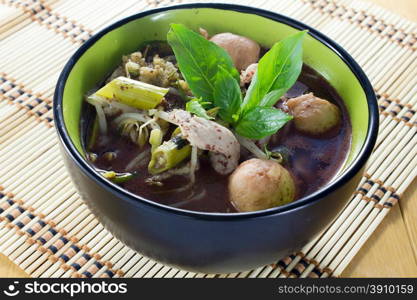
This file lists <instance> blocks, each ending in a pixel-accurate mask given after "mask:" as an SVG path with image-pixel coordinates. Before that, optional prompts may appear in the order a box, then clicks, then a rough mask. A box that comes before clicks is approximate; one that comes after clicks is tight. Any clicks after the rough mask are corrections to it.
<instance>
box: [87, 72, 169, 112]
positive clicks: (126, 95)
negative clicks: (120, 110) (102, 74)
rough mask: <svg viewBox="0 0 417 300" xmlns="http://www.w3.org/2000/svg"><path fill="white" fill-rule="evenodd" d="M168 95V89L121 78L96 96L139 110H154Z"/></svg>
mask: <svg viewBox="0 0 417 300" xmlns="http://www.w3.org/2000/svg"><path fill="white" fill-rule="evenodd" d="M166 93H168V89H166V88H161V87H158V86H155V85H152V84H148V83H144V82H141V81H138V80H133V79H130V78H127V77H123V76H121V77H117V78H116V79H113V80H112V81H110V82H109V83H107V84H106V85H105V86H103V87H102V88H101V89H99V90H98V91H97V92H96V93H95V95H97V96H100V97H104V98H106V99H113V100H115V101H118V102H120V103H123V104H126V105H129V106H131V107H135V108H138V109H152V108H155V107H156V106H158V105H159V104H160V103H161V101H162V99H163V97H164V96H165V95H166Z"/></svg>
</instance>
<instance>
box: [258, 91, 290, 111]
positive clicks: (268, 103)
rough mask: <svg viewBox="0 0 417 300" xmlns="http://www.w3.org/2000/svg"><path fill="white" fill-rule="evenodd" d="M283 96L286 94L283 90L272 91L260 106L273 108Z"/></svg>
mask: <svg viewBox="0 0 417 300" xmlns="http://www.w3.org/2000/svg"><path fill="white" fill-rule="evenodd" d="M283 94H285V92H282V89H278V90H273V91H270V92H269V93H268V94H266V95H265V96H264V97H263V98H262V99H261V101H260V102H259V104H258V106H263V107H272V106H274V105H275V103H277V102H278V100H279V99H280V98H281V96H282V95H283Z"/></svg>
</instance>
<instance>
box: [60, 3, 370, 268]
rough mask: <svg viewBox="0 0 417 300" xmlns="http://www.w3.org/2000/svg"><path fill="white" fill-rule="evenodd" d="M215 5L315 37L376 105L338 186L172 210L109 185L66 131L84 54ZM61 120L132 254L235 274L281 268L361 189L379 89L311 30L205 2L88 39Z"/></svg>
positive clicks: (81, 170) (107, 219) (84, 182)
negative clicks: (229, 210)
mask: <svg viewBox="0 0 417 300" xmlns="http://www.w3.org/2000/svg"><path fill="white" fill-rule="evenodd" d="M196 7H209V8H216V9H229V10H235V11H242V12H247V13H254V14H257V15H260V16H263V17H266V18H270V19H273V20H275V21H277V22H283V23H286V24H288V25H291V26H293V27H295V28H299V29H300V30H304V29H308V30H309V34H311V35H313V36H314V37H315V38H316V39H317V40H319V41H321V42H322V43H324V44H326V45H327V46H328V47H329V48H331V49H333V51H335V52H336V53H338V55H339V57H340V58H341V59H342V60H343V61H344V62H345V63H346V64H347V65H348V66H349V67H350V68H351V70H352V71H353V72H354V73H355V75H356V77H357V78H358V80H359V81H360V82H361V85H362V87H363V89H364V92H365V94H366V97H367V101H368V107H369V123H368V134H367V137H366V140H365V143H364V146H363V148H362V150H361V152H360V154H359V156H358V157H357V158H356V159H355V161H354V162H353V163H352V165H351V166H350V167H349V168H348V169H347V170H346V171H345V172H344V173H343V174H342V175H341V176H340V178H336V179H335V181H334V182H333V183H332V184H329V185H328V186H326V187H325V188H323V189H322V190H321V191H319V192H317V193H314V194H312V195H309V196H307V197H304V198H303V199H300V200H297V201H295V202H293V203H290V204H287V205H284V206H281V207H277V208H273V209H270V210H265V211H258V212H252V213H239V214H209V213H207V214H205V213H194V212H189V211H184V210H181V209H176V208H171V207H166V206H164V205H161V204H158V203H154V202H152V201H149V200H146V199H142V198H141V197H136V196H133V195H131V194H130V193H128V192H126V191H124V190H122V189H121V188H119V187H117V186H115V185H114V184H111V183H109V182H108V181H106V180H104V179H103V178H102V177H100V176H99V175H97V174H96V172H94V170H93V168H92V167H91V166H89V165H88V163H86V161H85V160H84V159H83V157H82V156H81V155H80V154H79V153H78V152H77V150H76V149H75V147H74V145H73V144H72V142H71V139H70V137H69V136H68V132H67V131H66V128H65V124H64V120H63V114H62V100H63V90H64V87H65V83H66V79H67V77H68V74H69V73H70V71H71V69H72V67H73V66H74V64H75V63H76V62H77V60H78V59H79V57H80V56H82V54H83V53H84V52H85V51H86V50H87V49H88V47H89V45H91V44H93V43H94V42H95V41H96V40H97V39H99V38H100V37H101V36H103V35H104V34H106V32H108V31H110V30H112V29H113V28H115V27H118V26H122V25H123V24H124V23H126V22H128V21H131V20H133V19H135V18H140V17H142V16H145V15H148V14H152V13H155V12H161V11H164V10H170V9H179V8H181V9H188V8H196ZM53 109H54V117H55V125H56V128H57V131H58V136H59V138H60V142H61V146H62V147H61V148H62V152H63V156H64V160H65V163H66V166H67V169H68V170H69V171H70V175H71V177H72V180H73V182H74V184H75V185H76V187H77V189H78V191H79V193H80V195H81V197H82V198H83V199H84V201H85V202H86V203H87V205H88V206H89V208H90V209H91V210H92V211H93V213H94V214H95V216H96V217H97V218H98V219H99V221H100V222H102V223H103V224H104V226H105V227H106V228H107V229H108V230H109V231H110V232H111V233H112V234H113V235H114V236H115V237H117V238H118V239H120V240H121V241H122V242H124V243H125V244H127V245H128V246H130V247H131V248H132V249H134V250H136V251H138V252H140V253H141V254H144V255H146V256H149V257H151V258H153V259H156V260H158V261H160V262H162V263H165V264H168V265H171V266H175V267H179V268H183V269H186V270H190V271H194V272H205V273H229V272H237V271H243V270H249V269H252V268H255V267H259V266H262V265H266V264H269V263H273V262H276V260H278V259H280V258H282V257H284V256H285V255H288V254H290V253H291V252H293V251H299V250H300V249H301V248H302V247H303V246H304V245H305V244H306V243H307V242H308V241H310V240H312V238H313V237H314V236H315V235H316V234H318V233H319V232H320V231H321V230H322V229H324V227H325V226H326V225H328V224H329V223H330V222H331V221H332V219H334V218H335V217H336V215H337V214H338V212H340V210H341V209H342V208H343V207H344V205H345V204H346V202H347V201H348V199H349V198H350V196H351V194H352V192H353V191H354V189H355V187H356V186H357V184H358V183H359V180H360V178H361V175H362V173H363V170H364V165H365V163H366V161H367V159H368V158H369V156H370V154H371V151H372V149H373V147H374V145H375V142H376V135H377V132H378V105H377V101H376V97H375V94H374V92H373V89H372V86H371V84H370V83H369V80H368V79H367V77H366V75H365V74H364V73H363V71H362V70H361V68H360V67H359V66H358V64H357V63H356V62H355V61H354V60H353V58H352V57H351V56H350V55H349V54H348V53H346V51H344V50H343V49H342V48H341V47H340V46H338V45H337V44H336V43H335V42H333V41H331V40H330V39H329V38H327V37H325V36H324V35H322V34H321V33H319V32H317V31H316V30H314V29H312V28H310V27H309V26H307V25H305V24H302V23H300V22H297V21H295V20H292V19H290V18H288V17H285V16H282V15H279V14H275V13H272V12H269V11H265V10H261V9H257V8H252V7H245V6H239V5H228V4H213V3H211V4H210V3H208V4H206V3H197V4H185V5H177V6H172V7H165V8H159V9H155V10H152V11H145V12H142V13H139V14H137V15H134V16H131V17H128V18H126V19H123V20H120V21H118V22H116V23H114V24H113V25H110V26H109V27H107V28H106V29H104V30H102V31H101V32H99V33H98V34H96V35H95V36H93V37H92V38H91V39H90V40H89V41H87V42H86V43H85V44H84V45H83V46H82V47H81V48H80V49H79V50H78V51H77V52H76V53H75V54H74V56H73V57H72V58H71V59H70V61H69V62H68V63H67V65H66V66H65V68H64V71H63V72H62V73H61V76H60V78H59V79H58V84H57V88H56V91H55V96H54V107H53Z"/></svg>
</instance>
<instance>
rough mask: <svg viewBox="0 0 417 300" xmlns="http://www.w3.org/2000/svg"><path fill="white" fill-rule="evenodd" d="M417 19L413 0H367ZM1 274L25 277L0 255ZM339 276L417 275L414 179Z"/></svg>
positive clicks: (416, 10) (415, 188)
mask: <svg viewBox="0 0 417 300" xmlns="http://www.w3.org/2000/svg"><path fill="white" fill-rule="evenodd" d="M366 1H370V2H374V3H377V4H379V5H381V6H383V7H385V8H388V9H390V10H392V11H394V12H396V13H398V14H400V15H402V16H404V17H406V18H408V19H410V20H413V21H417V1H416V0H396V1H392V0H366ZM0 277H27V275H26V274H25V272H23V271H22V270H21V269H20V268H19V267H17V266H16V265H15V264H13V263H12V262H11V261H10V260H9V259H8V258H7V257H6V256H4V255H2V254H0ZM342 277H417V179H416V180H414V182H413V183H412V184H411V186H410V187H409V189H408V190H407V191H406V193H404V195H403V197H402V198H401V201H400V202H399V204H397V205H396V206H395V207H394V208H393V209H392V211H391V212H390V213H389V214H388V215H387V217H386V218H385V219H384V221H383V222H382V224H381V225H380V226H379V227H378V229H377V230H376V231H375V233H374V234H373V235H372V236H371V238H370V239H369V240H368V241H367V242H366V244H365V245H364V246H363V247H362V249H361V250H360V251H359V253H358V254H357V256H356V257H355V258H354V259H353V261H352V262H351V263H350V264H349V266H348V267H347V269H346V270H345V271H344V272H343V274H342Z"/></svg>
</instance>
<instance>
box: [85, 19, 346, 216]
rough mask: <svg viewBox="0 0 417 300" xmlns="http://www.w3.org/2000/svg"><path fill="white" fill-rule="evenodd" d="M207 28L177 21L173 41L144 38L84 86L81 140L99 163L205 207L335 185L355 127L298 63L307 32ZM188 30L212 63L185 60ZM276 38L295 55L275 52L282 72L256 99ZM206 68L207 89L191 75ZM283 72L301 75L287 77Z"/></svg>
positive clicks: (185, 205) (144, 189)
mask: <svg viewBox="0 0 417 300" xmlns="http://www.w3.org/2000/svg"><path fill="white" fill-rule="evenodd" d="M170 34H171V36H170ZM200 34H201V35H199V34H197V33H194V32H191V31H190V30H188V29H186V28H185V27H183V26H179V25H178V27H176V28H175V27H174V28H171V31H170V33H168V42H169V44H168V43H165V42H152V43H148V44H147V45H145V46H144V47H142V48H141V49H139V51H138V52H135V53H132V54H129V55H127V56H125V57H123V59H122V60H123V61H122V63H121V65H120V66H119V67H118V68H117V69H116V70H115V71H114V72H113V74H111V76H110V77H109V78H107V79H106V83H105V85H104V87H101V88H100V89H99V90H98V91H96V92H94V93H93V94H92V95H90V96H89V98H88V100H87V101H88V102H89V103H90V104H93V106H89V107H86V109H85V114H84V119H85V121H86V124H87V127H86V130H85V134H84V135H85V136H86V145H85V148H86V151H87V153H88V155H87V156H88V158H89V160H90V161H91V163H92V164H93V165H94V166H95V167H96V168H97V170H98V171H99V172H100V173H101V174H102V175H103V176H104V177H106V178H108V179H109V180H111V181H113V182H115V183H117V184H119V185H120V186H121V187H122V188H124V189H126V190H128V191H130V192H132V193H134V194H136V195H138V196H141V197H144V198H146V199H149V200H152V201H155V202H159V203H162V204H165V205H169V206H173V207H178V208H182V209H187V210H193V211H204V212H222V213H235V212H244V211H254V210H261V209H267V208H271V207H275V206H279V205H283V204H286V203H289V202H292V201H296V200H297V199H299V198H301V197H304V196H306V195H309V194H311V193H313V192H315V191H317V190H318V189H320V188H321V187H323V186H324V185H326V184H327V183H329V182H330V181H331V180H332V178H334V176H335V175H336V174H337V173H338V171H339V170H340V168H341V166H342V165H343V163H344V161H345V158H346V156H347V152H348V150H349V146H350V139H351V127H350V122H349V118H348V114H347V111H346V108H345V106H344V104H343V101H342V99H341V98H340V96H339V95H338V94H337V92H336V91H335V90H334V89H333V88H332V87H331V86H330V84H329V83H328V82H327V81H326V80H325V79H324V78H323V77H322V76H320V75H319V74H318V73H317V72H315V71H314V70H313V69H311V68H310V67H308V66H307V65H304V64H302V60H301V57H302V56H301V53H300V51H301V47H300V45H301V44H300V43H301V41H302V35H300V37H298V40H297V39H296V38H295V37H289V38H288V39H285V40H283V41H280V42H278V43H277V44H276V45H274V47H272V48H271V49H264V48H262V47H260V46H259V45H257V44H256V43H255V42H254V41H252V40H249V39H247V38H245V37H240V36H237V35H233V34H230V33H223V34H217V35H214V36H213V37H211V38H209V37H208V34H207V32H205V31H204V30H201V32H200ZM184 37H188V38H189V39H188V41H189V44H191V43H193V42H195V43H196V44H198V46H200V47H201V46H203V47H204V48H200V50H201V49H206V51H207V52H208V54H207V56H208V57H210V56H213V57H215V58H217V60H216V61H214V62H217V63H218V65H219V67H217V70H216V66H213V65H211V66H208V65H207V62H194V63H195V65H192V67H193V68H194V69H193V70H189V69H187V68H189V67H190V66H189V65H188V66H187V65H186V64H185V63H184V62H187V59H189V58H193V56H192V49H191V50H190V53H191V54H190V55H189V56H190V57H183V56H182V54H179V53H181V51H184V47H187V45H186V44H185V43H181V41H182V42H183V41H184V40H181V38H184ZM291 38H292V40H291ZM285 43H287V44H285ZM189 44H188V47H190V48H192V46H189ZM184 45H185V46H184ZM277 45H278V46H277ZM291 46H293V47H292V49H291ZM278 47H281V48H280V49H282V48H286V47H287V48H290V51H287V52H289V53H287V56H288V57H290V58H289V60H290V61H291V60H292V62H290V63H287V64H285V63H280V62H279V61H278V62H277V63H276V65H275V67H276V69H280V68H281V73H279V74H274V75H276V76H275V78H276V79H275V82H273V83H271V84H270V86H271V87H270V89H268V90H266V92H265V91H264V95H263V96H262V97H259V96H258V97H255V96H253V95H254V94H256V93H258V94H260V93H261V92H262V88H263V87H262V84H259V82H261V80H262V79H263V81H262V83H265V82H267V83H268V78H267V77H268V76H267V75H265V74H267V73H266V71H268V70H267V68H268V67H269V66H271V65H272V66H273V67H274V65H273V64H271V63H270V61H277V59H280V58H282V57H279V55H281V56H284V55H285V54H286V53H285V51H283V50H279V49H278V50H279V51H275V52H277V53H278V54H279V55H278V54H276V53H274V50H276V49H277V48H278ZM208 49H209V50H208ZM219 49H220V50H219ZM280 51H281V52H280ZM213 53H214V54H213ZM216 55H217V56H216ZM274 55H275V56H277V57H275V58H274V57H273V56H274ZM195 56H196V57H197V56H198V54H195ZM271 57H272V58H274V59H272V60H271ZM297 57H298V59H297ZM284 58H285V57H284ZM268 59H269V60H268ZM191 64H192V63H191ZM199 66H200V67H201V68H202V71H201V72H200V73H201V74H203V75H204V74H210V72H211V71H212V70H209V69H210V68H211V69H214V70H215V71H216V72H218V73H216V74H214V75H213V76H214V77H215V79H214V80H211V79H210V78H209V76H207V78H208V79H207V82H206V83H212V86H214V88H213V92H212V93H211V94H210V91H208V89H206V90H204V89H201V90H200V87H201V86H203V87H205V84H204V82H203V83H202V84H201V85H199V81H198V80H194V79H193V76H194V77H196V76H200V73H197V75H196V74H194V73H195V68H196V67H199ZM297 67H298V72H297ZM203 68H206V72H205V71H204V70H203ZM258 68H259V69H258ZM276 69H275V70H274V68H272V71H271V72H272V73H274V72H275V73H277V71H276ZM294 69H296V70H295V71H294ZM282 70H283V71H282ZM209 71H210V72H209ZM193 72H194V73H193ZM285 72H287V73H291V72H292V73H294V74H293V75H292V76H287V78H284V77H285V76H286V75H285V74H284V73H285ZM212 73H213V72H211V74H212ZM235 73H236V74H238V75H240V76H239V78H238V79H237V78H236V76H235V75H236V74H235ZM219 74H220V75H219ZM255 74H256V75H255ZM261 76H263V77H261ZM202 77H203V76H202ZM281 79H282V80H281ZM193 80H194V81H193ZM210 80H211V82H210ZM280 80H281V81H284V83H279V84H278V83H277V82H278V81H280ZM269 81H271V80H269ZM256 84H258V86H256ZM252 85H253V86H252ZM206 86H210V85H206ZM138 90H139V92H138ZM207 91H208V92H207ZM254 91H255V92H254ZM129 93H130V94H129ZM149 94H151V95H152V96H151V97H149ZM207 94H209V95H210V96H211V97H208V96H207ZM146 97H148V98H149V99H148V98H146ZM261 98H262V99H261ZM155 99H156V100H155ZM213 99H214V100H213ZM248 99H249V100H248ZM152 101H153V102H152ZM137 102H141V103H140V104H139V105H138V104H137ZM156 102H157V104H156V105H154V106H153V104H152V103H156ZM250 106H251V107H250ZM92 107H95V112H94V109H92ZM247 107H249V108H247Z"/></svg>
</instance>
